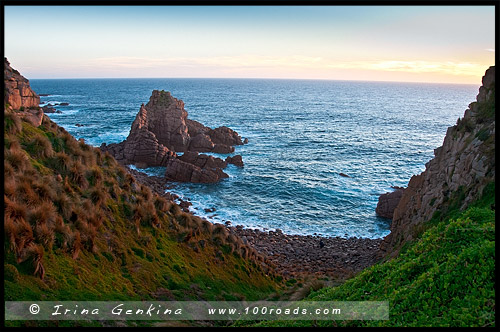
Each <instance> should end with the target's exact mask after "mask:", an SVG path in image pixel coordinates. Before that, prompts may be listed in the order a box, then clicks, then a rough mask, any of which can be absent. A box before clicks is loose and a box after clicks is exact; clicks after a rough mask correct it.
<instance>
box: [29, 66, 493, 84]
mask: <svg viewBox="0 0 500 332" xmlns="http://www.w3.org/2000/svg"><path fill="white" fill-rule="evenodd" d="M493 66H494V65H493ZM490 67H491V66H490ZM488 68H489V67H488ZM26 78H27V77H26ZM27 79H28V80H29V81H31V80H133V79H206V80H220V79H223V80H282V81H285V80H289V81H333V82H365V83H416V84H450V85H478V84H476V83H457V82H429V81H391V80H350V79H331V78H282V77H280V78H273V77H51V78H27ZM479 85H481V83H480V82H479Z"/></svg>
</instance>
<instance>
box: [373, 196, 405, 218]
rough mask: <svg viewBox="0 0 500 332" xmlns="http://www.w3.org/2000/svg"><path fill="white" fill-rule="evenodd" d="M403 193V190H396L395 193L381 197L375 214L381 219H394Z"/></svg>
mask: <svg viewBox="0 0 500 332" xmlns="http://www.w3.org/2000/svg"><path fill="white" fill-rule="evenodd" d="M403 192H404V189H403V188H395V190H394V191H393V192H390V193H385V194H382V195H380V197H379V198H378V203H377V207H376V208H375V213H376V214H377V215H378V216H380V217H383V218H387V219H392V216H393V215H394V210H395V209H396V207H397V206H398V204H399V201H400V200H401V197H402V196H403Z"/></svg>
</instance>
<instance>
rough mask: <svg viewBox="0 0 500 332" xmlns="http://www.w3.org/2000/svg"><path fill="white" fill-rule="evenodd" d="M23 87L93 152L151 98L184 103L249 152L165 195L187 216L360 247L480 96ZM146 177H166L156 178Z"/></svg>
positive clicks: (260, 87)
mask: <svg viewBox="0 0 500 332" xmlns="http://www.w3.org/2000/svg"><path fill="white" fill-rule="evenodd" d="M30 83H31V87H32V88H33V90H34V91H35V92H37V93H38V94H50V95H49V96H42V97H41V98H40V99H41V102H42V105H45V104H47V103H52V104H54V103H64V102H65V103H69V105H68V106H56V107H55V108H56V109H59V110H61V113H59V114H58V113H53V114H48V116H49V117H50V118H51V119H52V120H53V121H54V122H56V123H57V124H58V125H60V126H62V127H64V128H65V129H66V130H67V131H68V132H69V133H70V134H72V135H73V136H74V137H76V138H77V139H79V138H83V139H85V141H86V142H87V143H88V144H91V145H93V146H100V145H101V143H104V142H105V143H118V142H121V141H122V140H124V139H125V138H126V137H127V135H128V133H129V131H130V126H131V124H132V121H133V120H134V118H135V116H136V114H137V113H138V111H139V108H140V105H141V104H142V103H144V104H145V103H147V102H148V100H149V97H150V95H151V92H152V91H153V90H154V89H158V90H166V91H170V92H171V93H172V95H173V96H174V97H175V98H177V99H182V100H183V101H184V103H185V108H186V110H187V112H188V114H189V115H188V118H189V119H193V120H197V121H199V122H201V123H203V124H204V125H206V126H209V127H212V128H215V127H219V126H227V127H230V128H232V129H234V130H236V131H237V132H238V133H239V134H240V135H241V136H242V137H243V138H248V140H249V142H248V144H246V145H243V146H237V147H236V151H235V153H234V154H240V155H241V156H242V157H243V162H244V164H245V166H244V167H243V168H238V167H236V166H234V165H229V166H228V167H227V168H226V170H225V172H226V173H228V174H229V178H228V179H223V180H222V181H221V182H219V183H216V184H192V183H172V189H169V191H170V192H172V193H175V194H178V195H179V196H180V197H182V198H183V199H186V200H189V201H190V202H191V203H192V204H193V206H192V207H191V210H193V211H194V213H195V214H197V215H200V216H202V217H205V218H207V219H208V220H210V221H212V222H215V223H223V222H226V221H231V223H232V224H233V225H244V226H246V227H249V228H257V229H264V230H275V229H281V230H282V231H283V232H284V233H288V234H300V235H314V234H317V235H321V236H326V237H330V236H340V237H363V238H380V237H383V236H385V235H387V234H389V227H390V220H387V219H384V218H380V217H377V216H376V214H375V207H376V205H377V201H378V197H379V195H380V194H382V193H385V192H389V191H391V190H392V189H391V186H406V185H407V184H408V181H409V179H410V178H411V176H412V175H415V174H419V173H421V172H422V171H423V170H424V169H425V163H427V162H428V161H429V160H430V159H432V157H433V155H434V154H433V150H434V149H435V148H437V147H439V146H441V145H442V142H443V139H444V136H445V134H446V130H447V128H448V127H449V126H452V125H454V124H455V123H456V121H457V119H458V118H459V117H461V116H463V113H464V111H465V109H466V108H467V106H468V105H469V103H470V102H472V101H474V100H475V97H476V95H477V93H478V88H479V86H475V85H453V84H424V83H393V82H358V81H323V80H271V79H50V80H49V79H47V80H45V79H32V80H30ZM77 124H78V126H77ZM81 125H83V126H81ZM234 154H232V155H234ZM221 157H222V158H223V159H225V157H226V156H221ZM143 171H144V172H146V173H148V174H150V175H163V173H164V172H165V168H161V167H158V168H148V169H146V170H143ZM340 173H344V174H346V175H348V177H344V176H341V175H340ZM212 208H215V212H206V211H205V209H212Z"/></svg>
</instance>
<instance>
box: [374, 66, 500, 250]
mask: <svg viewBox="0 0 500 332" xmlns="http://www.w3.org/2000/svg"><path fill="white" fill-rule="evenodd" d="M434 155H435V157H434V159H432V160H431V161H429V162H428V163H427V164H426V169H425V171H424V172H423V173H421V174H420V175H415V176H413V177H412V178H411V179H410V182H409V183H408V188H407V189H406V190H404V192H403V195H402V197H401V200H400V201H399V204H398V205H397V207H396V209H395V210H394V214H393V221H392V225H391V233H390V234H389V235H388V236H387V237H386V238H385V239H384V241H383V243H382V245H381V248H382V250H383V251H385V252H387V253H395V252H397V251H398V249H399V248H400V247H401V245H402V244H404V243H405V242H407V241H410V240H412V239H414V238H415V236H417V235H418V234H419V233H420V232H421V231H422V229H423V226H424V223H425V222H427V221H429V220H430V219H431V218H432V217H433V215H434V214H435V213H439V212H441V213H442V212H446V211H447V210H448V209H449V208H450V207H451V206H457V207H460V209H465V208H466V207H467V206H468V205H469V204H470V203H472V202H473V201H474V200H476V199H478V198H479V197H480V195H481V193H482V191H483V189H484V188H485V186H486V185H487V184H489V183H490V182H494V181H495V67H490V68H489V69H488V70H487V71H486V73H485V75H484V77H483V80H482V86H481V87H480V89H479V94H478V96H477V98H476V101H475V102H473V103H471V104H470V105H469V108H468V109H467V110H466V111H465V114H464V117H463V118H462V119H458V121H457V125H455V126H453V127H449V128H448V131H447V132H446V136H445V138H444V141H443V145H442V146H441V147H439V148H437V149H435V150H434ZM438 211H439V212H438Z"/></svg>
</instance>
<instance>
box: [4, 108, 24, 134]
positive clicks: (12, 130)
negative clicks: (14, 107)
mask: <svg viewBox="0 0 500 332" xmlns="http://www.w3.org/2000/svg"><path fill="white" fill-rule="evenodd" d="M3 114H4V131H6V132H7V133H9V134H18V133H20V132H21V130H23V125H22V122H21V119H20V118H19V116H17V115H16V114H14V112H6V111H4V113H3Z"/></svg>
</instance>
